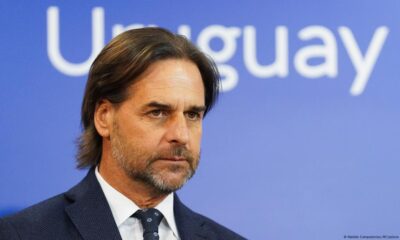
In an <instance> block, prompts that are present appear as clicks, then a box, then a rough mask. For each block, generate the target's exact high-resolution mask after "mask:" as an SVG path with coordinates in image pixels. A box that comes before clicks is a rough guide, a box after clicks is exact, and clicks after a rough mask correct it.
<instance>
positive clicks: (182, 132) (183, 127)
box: [166, 114, 189, 145]
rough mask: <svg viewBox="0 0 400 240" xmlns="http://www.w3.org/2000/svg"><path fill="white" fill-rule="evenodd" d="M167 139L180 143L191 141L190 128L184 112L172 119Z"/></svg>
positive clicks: (170, 141)
mask: <svg viewBox="0 0 400 240" xmlns="http://www.w3.org/2000/svg"><path fill="white" fill-rule="evenodd" d="M166 139H167V141H168V142H169V143H174V144H178V145H185V144H187V143H188V142H189V129H188V125H187V122H186V118H185V116H184V114H180V115H177V116H174V117H173V118H171V119H170V122H169V124H168V129H167V132H166Z"/></svg>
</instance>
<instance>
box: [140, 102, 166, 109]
mask: <svg viewBox="0 0 400 240" xmlns="http://www.w3.org/2000/svg"><path fill="white" fill-rule="evenodd" d="M145 107H150V108H158V109H163V110H169V109H172V106H171V105H169V104H165V103H160V102H156V101H153V102H150V103H148V104H146V105H145Z"/></svg>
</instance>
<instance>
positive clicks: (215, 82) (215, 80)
mask: <svg viewBox="0 0 400 240" xmlns="http://www.w3.org/2000/svg"><path fill="white" fill-rule="evenodd" d="M165 59H184V60H189V61H191V62H193V63H194V64H195V65H196V66H197V67H198V69H199V71H200V74H201V77H202V80H203V85H204V95H205V107H206V109H205V112H204V114H206V113H207V112H208V111H209V110H210V109H211V108H212V106H213V105H214V103H215V101H216V99H217V97H218V92H219V74H218V70H217V68H216V66H215V63H214V62H213V61H212V60H211V59H210V58H208V57H207V56H206V55H205V54H204V53H202V52H201V51H200V50H199V49H198V48H197V47H196V46H194V45H193V44H192V43H191V42H190V41H189V40H188V39H187V38H185V37H184V36H181V35H177V34H173V33H171V32H169V31H168V30H165V29H162V28H141V29H135V30H128V31H126V32H124V33H121V34H120V35H118V36H117V37H115V38H114V39H112V40H111V42H110V43H109V44H107V45H106V46H105V47H104V48H103V50H102V51H101V52H100V54H99V55H98V56H97V58H96V59H95V60H94V62H93V64H92V66H91V68H90V72H89V76H88V81H87V83H86V89H85V94H84V97H83V102H82V110H81V115H82V116H81V118H82V119H81V120H82V127H83V132H82V134H81V136H80V137H79V138H78V141H77V145H78V153H77V161H78V164H77V165H78V168H86V167H92V166H96V165H97V164H98V163H99V162H100V159H101V153H102V137H101V136H100V135H99V134H98V132H97V130H96V128H95V126H94V113H95V110H96V106H97V105H98V103H99V102H100V101H102V100H108V101H110V102H111V103H113V104H119V103H122V102H123V101H124V100H126V98H127V97H128V87H129V86H131V85H132V84H134V83H135V81H136V79H137V78H138V77H139V76H140V75H141V74H142V73H143V72H144V71H146V69H147V68H148V67H149V66H150V65H151V64H153V63H155V62H157V61H159V60H165Z"/></svg>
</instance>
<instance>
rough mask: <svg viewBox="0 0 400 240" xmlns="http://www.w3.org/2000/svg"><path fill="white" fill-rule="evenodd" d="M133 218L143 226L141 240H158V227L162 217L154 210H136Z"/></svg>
mask: <svg viewBox="0 0 400 240" xmlns="http://www.w3.org/2000/svg"><path fill="white" fill-rule="evenodd" d="M133 217H135V218H138V219H139V220H140V221H141V222H142V226H143V240H159V239H160V237H159V236H158V225H159V224H160V222H161V220H162V219H163V217H164V216H163V215H162V213H161V212H160V211H158V210H157V209H155V208H148V209H143V210H137V211H136V212H135V214H133Z"/></svg>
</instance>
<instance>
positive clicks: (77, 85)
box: [0, 0, 400, 240]
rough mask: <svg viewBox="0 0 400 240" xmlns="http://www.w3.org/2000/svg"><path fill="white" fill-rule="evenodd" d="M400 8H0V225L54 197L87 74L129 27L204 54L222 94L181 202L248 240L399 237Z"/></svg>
mask: <svg viewBox="0 0 400 240" xmlns="http://www.w3.org/2000/svg"><path fill="white" fill-rule="evenodd" d="M399 10H400V1H396V0H387V1H377V0H363V1H361V0H353V1H345V0H338V1H310V0H303V1H295V0H280V1H272V0H270V1H261V0H259V1H255V0H253V1H241V0H239V1H211V0H204V1H171V0H164V1H160V0H159V1H156V0H144V1H125V0H124V1H9V0H3V1H1V2H0V11H1V14H0V22H1V40H0V43H1V44H0V63H1V64H0V84H1V87H0V126H1V127H0V154H1V157H0V216H5V215H8V214H11V213H13V212H16V211H18V210H20V209H22V208H25V207H27V206H30V205H32V204H34V203H37V202H39V201H42V200H44V199H46V198H49V197H51V196H53V195H55V194H59V193H62V192H64V191H66V190H68V189H69V188H70V187H71V186H73V185H74V184H76V183H77V182H79V181H80V180H81V179H82V178H83V176H84V175H85V174H86V171H83V170H77V169H76V167H75V153H76V146H75V139H76V138H77V137H78V136H79V134H80V130H81V129H80V104H81V100H82V95H83V89H84V86H85V82H86V78H87V72H88V69H89V66H90V64H91V62H92V60H93V58H94V57H95V56H96V54H97V53H98V52H99V51H100V50H101V48H102V47H103V46H104V45H105V44H106V43H107V42H108V41H110V39H111V38H112V37H113V36H115V35H117V34H119V33H120V32H122V31H124V30H126V29H128V28H136V27H142V26H151V25H156V26H161V27H165V28H168V29H170V30H171V31H173V32H177V33H180V34H183V35H186V36H187V37H188V38H189V39H191V41H193V42H194V43H195V44H196V45H198V46H199V47H200V48H201V49H203V50H204V51H205V52H206V53H207V54H208V55H210V56H211V57H213V58H214V59H215V61H216V62H217V64H218V68H219V70H220V72H221V75H222V86H223V90H224V92H223V93H222V95H221V98H220V100H219V103H218V104H217V106H216V107H215V109H214V110H213V111H212V112H210V114H209V115H208V116H207V117H206V119H205V121H204V136H203V143H202V160H201V164H200V168H199V170H198V172H197V174H196V176H195V177H194V178H193V179H192V180H191V181H190V182H189V183H188V184H187V185H186V186H185V187H184V188H183V189H182V190H180V191H179V193H178V194H179V196H180V197H181V198H182V199H183V201H184V202H185V203H186V204H187V205H188V206H190V207H191V208H192V209H194V210H195V211H198V212H200V213H202V214H204V215H207V216H209V217H211V218H213V219H215V220H216V221H217V222H220V223H221V224H223V225H225V226H227V227H229V228H231V229H233V230H235V231H236V232H238V233H240V234H242V235H243V236H245V237H247V238H249V239H273V240H291V239H315V240H321V239H324V240H334V239H343V238H345V237H346V236H397V237H399V235H400V191H399V187H398V186H399V182H400V174H399V169H400V162H399V160H400V152H399V151H400V108H399V106H398V105H399V102H400V94H399V91H400V81H399V76H400V67H399V60H398V58H399V53H400V36H399V34H400V29H399V26H400V14H399Z"/></svg>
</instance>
